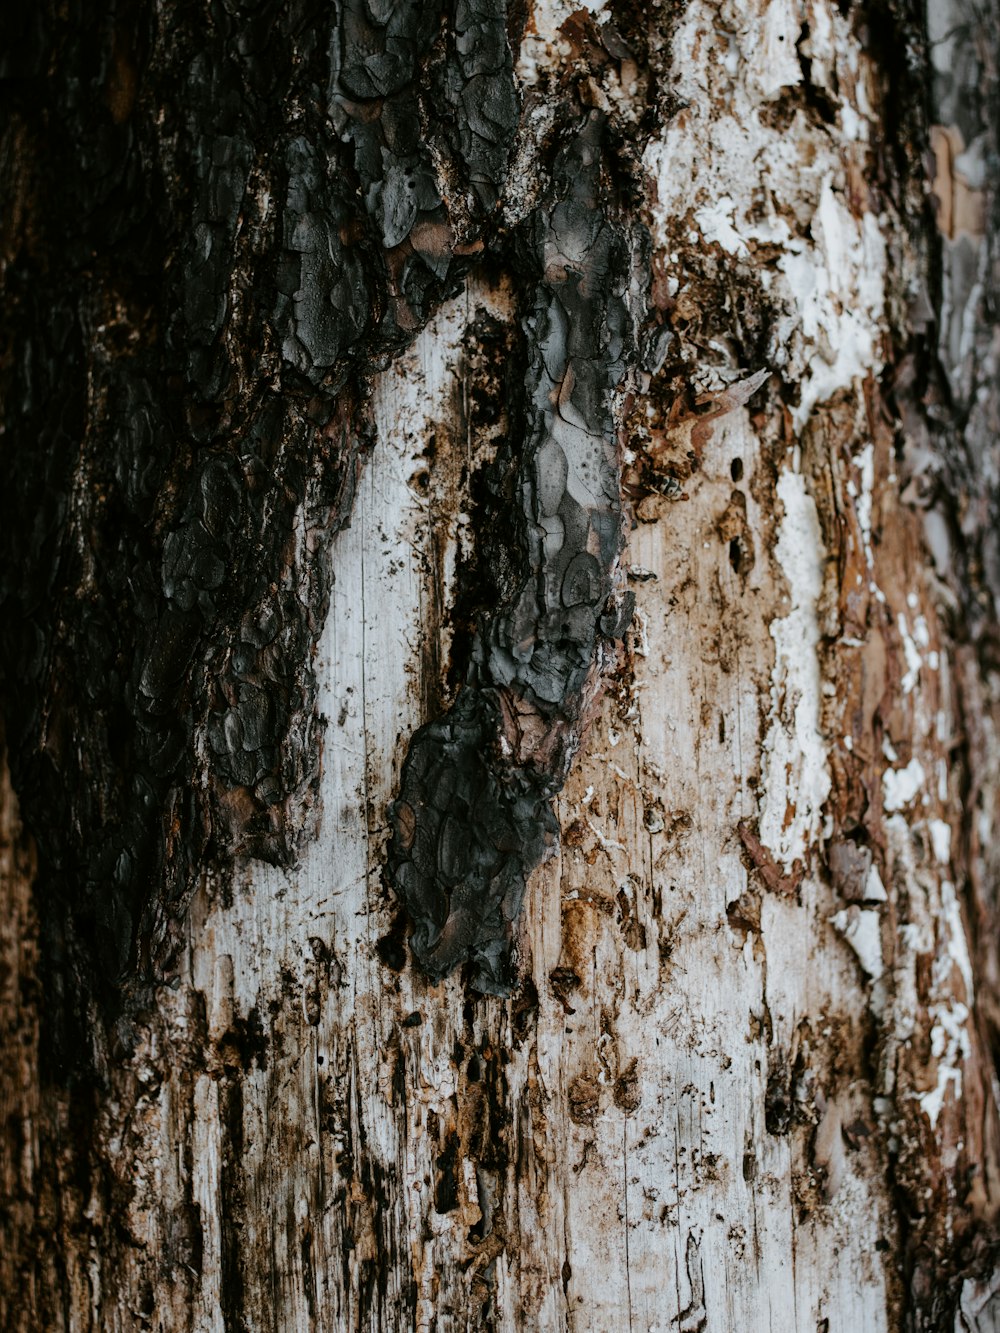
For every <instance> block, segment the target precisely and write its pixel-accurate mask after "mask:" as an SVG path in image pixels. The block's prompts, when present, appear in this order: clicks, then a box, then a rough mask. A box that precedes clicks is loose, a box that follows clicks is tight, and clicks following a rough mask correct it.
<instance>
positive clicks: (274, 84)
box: [0, 0, 518, 1062]
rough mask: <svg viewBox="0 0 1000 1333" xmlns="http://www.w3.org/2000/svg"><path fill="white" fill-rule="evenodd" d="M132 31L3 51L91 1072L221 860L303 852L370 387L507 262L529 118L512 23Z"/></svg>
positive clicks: (75, 946) (433, 10)
mask: <svg viewBox="0 0 1000 1333" xmlns="http://www.w3.org/2000/svg"><path fill="white" fill-rule="evenodd" d="M123 24H124V20H121V21H119V22H118V24H117V26H116V21H115V19H114V17H113V16H112V15H110V14H108V15H105V16H103V17H102V18H101V19H100V20H99V21H98V22H96V23H95V22H93V19H92V16H91V15H90V14H89V13H88V12H85V11H84V7H83V6H82V5H79V4H75V3H71V4H70V5H68V6H62V7H58V8H57V7H55V6H52V7H50V8H49V9H38V10H35V11H32V12H31V13H30V14H26V15H25V16H24V18H23V21H22V22H21V23H20V25H19V29H18V31H17V32H16V33H14V34H13V39H12V40H13V47H11V48H8V49H7V50H6V52H5V53H4V55H3V56H0V99H2V103H3V109H4V121H5V125H6V128H5V130H4V134H3V145H2V149H3V155H4V159H5V160H6V159H7V158H8V157H13V159H14V162H15V166H16V167H17V169H16V170H15V172H14V179H15V180H16V181H17V182H18V183H19V189H20V191H21V193H22V195H23V197H22V198H21V199H19V200H18V207H17V209H16V210H15V212H14V214H13V219H14V220H13V221H12V223H11V228H5V232H4V245H5V253H6V254H7V256H8V258H9V263H8V265H7V267H6V269H5V272H4V277H3V286H4V299H5V309H6V316H7V317H6V321H5V327H4V332H3V335H2V336H3V345H2V348H0V352H2V355H0V377H2V382H0V388H2V400H3V403H4V421H3V426H4V432H5V441H6V445H7V454H6V461H7V468H8V480H7V485H6V487H5V488H4V493H3V497H2V499H0V504H2V505H3V512H2V515H0V519H2V521H0V529H2V533H0V541H2V542H3V548H4V549H3V555H4V574H3V581H2V585H0V587H2V592H0V606H2V611H0V617H2V620H0V629H2V636H0V637H2V649H0V652H2V698H3V705H4V708H5V711H6V715H7V719H8V730H9V740H10V747H11V760H12V770H13V773H14V778H15V782H16V785H17V789H18V792H19V795H20V798H21V804H22V809H23V811H24V814H25V818H26V822H27V823H28V825H29V826H30V827H31V829H32V831H33V833H34V834H35V836H36V838H37V841H38V845H39V849H40V857H41V871H40V881H39V895H40V902H41V906H42V911H41V916H42V931H43V950H44V956H45V960H46V966H47V968H48V976H47V990H48V994H49V995H50V996H51V997H52V999H53V1007H52V1008H53V1013H52V1015H51V1016H52V1018H53V1024H52V1028H53V1032H52V1034H51V1035H53V1036H55V1037H56V1038H57V1040H56V1046H57V1047H58V1048H59V1049H58V1050H57V1051H56V1052H55V1053H56V1055H57V1057H58V1058H60V1059H62V1060H69V1061H71V1062H72V1061H74V1060H75V1061H80V1060H84V1059H85V1058H86V1057H85V1056H82V1055H81V1054H80V1053H82V1052H85V1051H87V1049H88V1048H89V1044H90V1041H91V1035H90V1034H91V1030H92V1029H93V1017H94V1008H95V1006H96V1008H97V1010H100V1011H103V1013H104V1015H105V1017H106V1018H108V1019H114V1017H115V1016H116V1015H120V1014H121V1013H122V1005H123V997H126V996H127V994H131V997H132V1001H133V1002H135V1003H143V1002H145V1001H147V1000H148V999H149V997H150V993H151V992H150V991H149V989H148V988H149V986H150V985H151V984H152V983H153V981H154V979H155V977H156V975H157V974H158V972H159V970H160V969H161V967H162V963H163V961H164V959H165V958H166V957H168V956H169V952H170V934H171V931H172V928H173V923H174V922H176V920H177V918H178V916H179V913H180V911H181V910H182V908H183V905H184V902H185V899H186V896H187V894H188V892H189V890H190V888H191V886H192V883H193V881H194V878H195V876H196V874H197V872H198V871H199V869H200V868H201V867H202V866H203V865H204V864H205V863H206V861H208V862H212V861H214V862H215V863H217V864H221V865H225V864H226V863H228V862H231V860H232V858H233V857H235V856H243V855H253V856H259V857H265V858H268V859H271V860H275V861H278V862H287V861H288V860H289V859H290V858H292V857H293V856H294V853H295V847H296V843H297V841H298V838H299V836H300V833H301V829H302V827H303V824H304V822H305V814H306V811H307V809H308V805H309V802H310V800H311V788H312V784H313V782H314V780H315V776H316V771H317V759H318V740H319V737H318V728H317V723H316V721H315V717H314V695H315V686H314V682H313V680H312V676H311V672H310V670H309V665H310V659H311V655H312V652H313V648H314V644H315V640H316V636H317V633H318V630H319V626H320V625H321V623H322V620H323V618H324V616H325V613H326V608H327V604H328V596H329V582H330V575H329V572H328V571H329V566H330V561H329V559H328V556H327V550H328V546H329V542H330V540H331V538H332V535H333V534H334V533H335V532H336V531H337V530H338V528H339V527H341V526H342V525H343V524H344V523H345V522H346V521H347V519H348V517H349V514H350V508H351V501H352V495H353V488H354V479H355V475H356V472H357V468H358V466H359V463H360V459H361V456H362V454H363V451H364V448H365V447H366V445H367V444H368V443H369V442H370V428H369V426H368V424H367V422H368V413H367V398H368V389H369V383H370V380H371V377H372V375H373V374H374V373H376V372H377V370H378V369H379V368H381V367H383V366H384V365H386V364H387V363H388V361H389V360H390V359H391V358H392V356H393V355H395V354H396V352H398V351H399V350H400V349H401V348H403V347H405V346H406V345H407V344H408V343H409V342H410V341H411V339H412V337H413V334H414V332H415V331H416V330H417V329H419V328H420V327H421V326H422V325H423V324H424V323H425V322H426V320H427V319H428V317H429V316H430V314H431V313H432V312H433V310H434V309H435V307H436V306H437V305H438V304H439V303H440V301H441V300H442V299H443V298H444V297H445V296H446V295H448V294H449V293H451V292H453V291H455V290H456V289H457V287H458V285H459V284H460V281H461V279H462V276H463V274H464V273H465V272H466V271H467V270H468V268H469V266H470V264H471V262H472V258H471V256H473V255H474V254H475V253H476V251H477V248H483V245H484V240H483V237H484V236H485V235H487V234H488V228H489V225H490V218H491V210H492V208H493V205H494V203H495V201H496V199H497V198H498V197H499V194H500V193H501V191H502V188H503V184H504V180H505V174H506V164H507V160H508V157H509V153H510V149H511V144H512V141H513V135H514V132H515V129H516V125H517V119H518V107H517V97H516V86H515V82H514V77H513V69H512V56H511V52H510V48H509V45H508V43H507V39H506V30H505V25H506V13H505V9H504V6H503V4H501V3H490V2H489V0H488V2H487V3H485V4H481V5H478V6H477V7H476V8H475V9H474V10H473V9H472V8H471V7H470V6H468V5H466V4H463V3H456V4H454V5H450V6H446V5H444V4H440V5H435V4H423V3H416V0H411V3H408V4H402V5H398V6H394V7H391V8H389V9H388V10H378V11H376V10H373V9H371V8H369V7H366V6H362V5H360V4H358V3H348V4H344V5H342V6H341V7H339V8H335V9H331V8H330V7H329V6H324V5H320V4H319V3H313V2H312V0H305V2H304V3H302V4H299V5H297V6H296V7H295V8H294V9H293V10H287V11H275V12H273V13H272V12H271V11H268V12H267V13H263V12H260V11H258V10H257V9H256V8H252V7H250V6H247V7H246V8H245V10H244V9H243V8H241V7H240V6H239V5H238V4H233V5H227V6H223V5H221V4H220V5H216V6H214V7H212V8H211V9H210V10H209V11H208V12H207V14H202V13H201V12H195V11H192V10H190V9H189V8H188V7H184V6H181V5H173V4H169V3H168V4H167V6H166V8H164V7H163V6H160V7H159V8H158V9H157V8H154V7H153V6H152V5H151V4H146V5H143V4H137V5H136V6H135V7H134V8H133V9H132V10H131V12H130V20H129V23H128V24H127V25H125V26H124V27H123ZM126 27H127V28H128V31H126V30H125V28H126ZM428 99H431V100H434V99H436V101H435V105H436V106H437V107H438V108H439V110H438V112H436V115H437V119H434V117H431V118H430V119H428V116H427V114H426V110H427V107H426V104H427V102H428ZM442 99H443V100H442ZM442 106H443V107H444V108H445V109H446V111H447V115H444V114H443V113H442V112H441V111H440V108H441V107H442ZM467 106H474V108H475V112H474V113H469V114H468V115H465V110H466V108H467ZM449 109H450V110H449ZM463 115H465V120H464V123H462V126H461V129H460V130H458V131H456V130H455V129H454V127H453V125H452V123H451V121H450V120H449V123H448V127H447V133H446V132H445V128H444V122H445V121H446V120H448V118H449V117H451V118H452V120H453V121H454V122H455V123H459V122H461V121H462V116H463ZM432 153H433V154H434V156H435V157H436V159H437V161H438V164H439V167H440V170H441V172H442V173H443V174H444V175H445V176H446V177H447V179H448V180H449V182H450V184H451V187H452V188H453V190H454V193H455V197H456V199H460V200H461V209H460V210H459V212H460V216H456V218H455V219H454V220H453V219H452V218H451V217H450V215H449V211H448V207H447V206H446V204H445V203H444V201H443V200H442V198H441V197H440V195H439V193H438V190H437V185H436V180H437V177H436V175H435V172H434V171H433V170H432V167H431V161H432ZM29 161H30V162H31V163H33V165H29ZM18 164H19V165H18ZM8 231H10V233H11V234H10V235H8V234H7V233H8ZM60 997H61V998H60ZM118 1033H119V1036H120V1037H122V1038H123V1039H124V1040H126V1041H127V1039H128V1038H127V1024H124V1025H122V1026H120V1027H119V1029H118Z"/></svg>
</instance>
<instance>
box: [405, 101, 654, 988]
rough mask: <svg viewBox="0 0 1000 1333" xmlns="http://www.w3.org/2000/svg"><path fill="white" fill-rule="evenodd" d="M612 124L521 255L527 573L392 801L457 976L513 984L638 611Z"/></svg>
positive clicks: (431, 968) (574, 141)
mask: <svg viewBox="0 0 1000 1333" xmlns="http://www.w3.org/2000/svg"><path fill="white" fill-rule="evenodd" d="M606 144H607V123H606V120H605V118H604V116H603V115H602V114H601V113H599V112H591V113H589V114H588V115H587V117H586V118H585V120H584V121H583V123H582V125H581V127H580V128H579V129H577V130H576V131H575V132H574V133H573V134H572V135H571V136H570V137H569V139H568V141H567V142H566V143H565V144H564V146H563V147H562V149H561V150H560V151H559V153H558V156H557V158H556V161H555V164H554V169H553V173H552V183H551V187H550V189H549V191H548V193H547V196H546V198H545V200H544V201H543V203H542V204H541V206H540V207H539V208H538V209H537V210H536V211H535V212H534V214H533V215H532V216H531V217H530V218H529V219H528V220H527V222H526V224H525V225H524V227H523V229H522V231H521V234H520V236H519V244H518V259H517V263H518V265H519V266H520V267H522V268H523V270H524V271H523V273H522V274H521V276H522V277H523V279H524V286H525V288H526V290H528V291H531V292H533V299H532V301H531V304H530V306H529V307H528V308H527V309H526V310H525V311H524V312H523V316H522V324H523V331H524V337H525V340H526V348H527V367H526V373H525V388H524V401H523V404H522V410H521V421H520V433H521V443H520V460H519V464H518V475H517V483H516V485H515V487H514V488H513V493H514V500H513V508H512V511H510V512H508V513H507V514H506V515H504V517H503V518H502V519H498V521H501V522H504V523H505V524H506V526H507V529H508V531H509V532H510V533H511V534H512V536H511V543H510V547H511V557H512V561H511V563H512V566H513V573H512V574H511V576H510V578H509V580H508V587H507V592H506V595H505V596H504V597H503V598H502V600H501V602H500V604H499V605H498V606H497V607H496V608H495V609H494V610H493V612H492V614H488V615H486V616H484V618H483V620H482V622H481V623H480V625H479V626H478V628H477V631H476V635H475V639H474V643H473V648H472V653H471V662H470V667H469V672H468V678H467V680H466V682H465V684H464V685H463V686H462V687H461V689H460V690H459V693H458V695H457V697H456V700H455V703H454V705H453V706H452V707H451V709H450V710H449V711H448V712H447V713H446V714H445V715H444V716H443V717H442V718H439V719H437V720H435V721H433V722H431V723H429V724H428V725H426V726H424V727H422V728H421V729H420V730H419V731H418V732H416V734H415V735H414V736H413V739H412V741H411V743H410V748H409V752H408V754H407V758H406V761H405V763H404V767H403V773H402V781H401V787H400V794H399V799H398V800H397V801H396V802H395V804H394V806H393V808H392V811H391V816H392V825H393V836H392V841H391V845H390V851H389V859H388V869H389V875H390V877H391V880H392V882H393V884H394V885H395V888H396V890H397V892H398V894H399V896H400V897H401V899H402V900H403V902H404V904H405V905H406V907H407V909H408V911H409V914H410V916H411V918H412V920H413V924H414V929H413V934H412V937H411V947H412V950H413V954H414V956H415V958H416V959H417V961H418V963H419V964H420V966H421V967H422V968H423V969H424V970H425V971H426V972H427V973H428V975H429V976H431V977H432V978H435V979H439V978H441V977H443V976H444V975H446V974H447V973H448V972H450V971H452V970H453V969H454V968H455V967H456V966H458V965H459V964H461V963H464V962H470V963H472V965H473V974H472V982H473V985H474V986H475V987H476V988H477V989H479V990H481V991H485V992H487V993H493V994H501V995H502V994H507V993H508V992H509V989H510V986H511V981H512V977H511V965H510V936H511V924H512V922H513V921H514V919H515V918H516V916H517V913H518V911H519V910H520V906H521V902H522V899H523V896H524V888H525V882H526V879H527V876H528V874H529V873H530V872H531V870H532V869H533V868H534V867H535V866H536V865H537V864H538V862H539V860H540V859H541V857H542V855H543V853H544V850H545V848H546V846H547V845H550V844H551V843H552V842H553V841H554V838H555V836H556V833H557V824H556V821H555V818H554V815H553V812H552V808H551V800H552V797H553V796H554V795H555V794H556V793H557V792H558V791H559V789H560V788H561V786H562V783H563V781H564V779H565V776H566V772H567V770H568V767H569V764H570V762H571V760H572V757H573V754H574V752H575V750H576V747H577V744H578V742H579V737H580V730H581V726H582V722H583V719H584V715H585V710H586V704H587V702H588V699H589V695H590V694H592V693H593V691H594V688H595V686H594V683H595V679H596V667H595V664H596V659H597V656H598V651H599V645H600V644H601V642H602V641H603V640H606V639H613V638H615V637H620V636H621V633H622V632H623V630H624V627H625V625H627V623H628V620H629V619H630V618H631V605H630V604H628V598H627V597H626V598H623V599H619V598H618V596H617V594H616V591H615V573H616V569H617V565H618V560H619V556H620V554H621V551H622V547H623V542H624V536H623V510H622V499H621V490H620V464H619V448H618V430H617V423H616V419H615V395H616V392H617V391H618V389H619V388H620V386H621V385H622V383H623V381H624V380H625V378H626V375H627V373H628V371H629V369H630V367H631V365H632V364H633V362H634V359H635V357H636V355H637V353H636V332H635V326H634V319H633V312H632V309H631V307H630V283H631V280H632V276H633V272H634V241H633V238H632V237H630V235H629V234H628V233H627V232H626V231H625V230H624V229H623V228H622V227H621V226H620V225H619V224H618V223H617V222H616V221H614V220H613V216H612V210H611V206H610V197H609V190H608V188H607V185H606V182H605V180H604V174H605V168H606V166H607V160H606V159H607V146H606Z"/></svg>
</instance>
